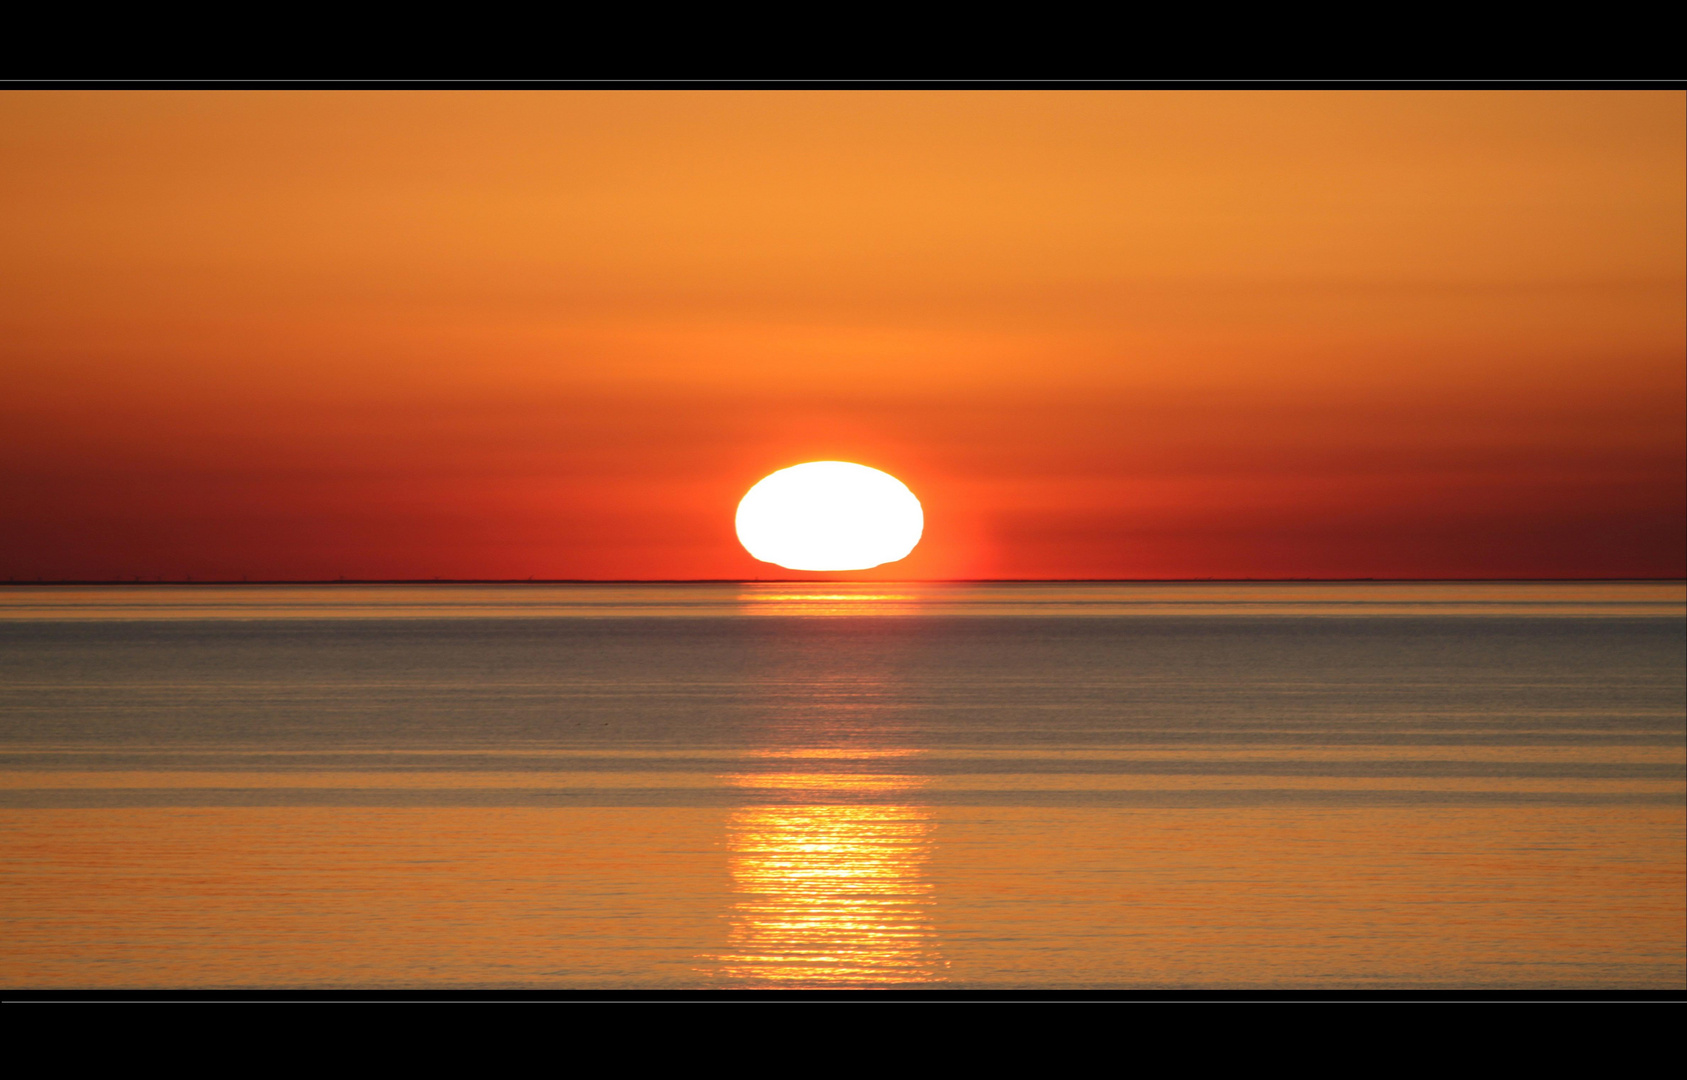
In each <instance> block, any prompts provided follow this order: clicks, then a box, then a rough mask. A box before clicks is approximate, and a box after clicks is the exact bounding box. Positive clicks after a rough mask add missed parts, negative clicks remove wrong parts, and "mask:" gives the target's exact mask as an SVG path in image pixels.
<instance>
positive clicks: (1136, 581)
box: [0, 576, 1687, 587]
mask: <svg viewBox="0 0 1687 1080" xmlns="http://www.w3.org/2000/svg"><path fill="white" fill-rule="evenodd" d="M1355 582H1375V583H1382V584H1397V583H1398V584H1407V583H1409V584H1432V583H1437V582H1449V583H1451V582H1457V583H1462V584H1471V583H1484V582H1487V583H1512V584H1548V583H1573V582H1606V583H1611V582H1667V583H1675V582H1683V583H1687V576H1680V577H1327V578H1325V577H1242V578H1228V577H1181V578H880V579H876V580H862V579H860V578H537V577H529V578H437V577H436V578H343V577H342V578H259V579H248V578H240V579H238V580H236V579H233V578H202V579H199V580H195V579H193V578H171V579H165V578H157V579H153V580H150V581H148V580H143V579H141V578H54V579H52V580H47V579H44V578H36V579H35V580H34V581H29V580H23V579H18V578H6V579H5V580H4V581H0V586H7V585H11V586H25V587H30V586H41V585H207V586H214V585H804V584H807V585H849V584H855V585H1184V584H1200V583H1205V584H1351V583H1355Z"/></svg>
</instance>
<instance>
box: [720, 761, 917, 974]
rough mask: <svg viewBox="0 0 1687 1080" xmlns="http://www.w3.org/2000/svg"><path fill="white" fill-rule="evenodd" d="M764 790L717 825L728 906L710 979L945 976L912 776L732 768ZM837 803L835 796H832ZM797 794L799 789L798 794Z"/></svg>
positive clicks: (746, 781)
mask: <svg viewBox="0 0 1687 1080" xmlns="http://www.w3.org/2000/svg"><path fill="white" fill-rule="evenodd" d="M733 780H734V782H736V783H738V784H740V785H744V786H750V785H753V786H754V787H756V788H758V789H761V790H762V791H764V792H766V793H767V794H768V795H770V796H774V797H780V796H783V797H784V798H791V797H798V798H804V797H805V796H806V797H808V798H813V799H816V800H819V799H826V800H828V801H827V802H826V803H825V804H816V805H785V806H765V805H764V806H749V807H744V808H742V809H740V810H738V811H737V812H735V813H734V814H733V815H732V818H731V820H730V821H729V822H728V824H727V843H728V847H729V851H730V856H729V865H730V868H731V873H732V887H733V893H734V904H733V907H732V910H731V913H730V919H731V929H730V931H729V934H728V939H727V948H726V951H725V953H724V954H723V955H721V956H719V957H717V958H716V965H715V977H716V978H717V979H718V980H719V981H720V982H722V983H724V984H725V985H729V986H895V985H909V984H918V983H930V982H936V981H938V980H940V979H942V978H943V968H944V966H945V965H944V963H943V960H942V958H941V957H940V956H939V954H938V950H937V942H936V933H935V931H934V929H933V927H932V923H931V906H932V886H931V883H930V882H929V881H928V880H927V879H926V876H925V864H926V861H927V859H928V858H929V856H930V853H931V846H932V837H931V818H930V813H929V811H928V810H927V809H926V808H925V807H922V806H914V805H908V804H906V803H905V802H903V801H901V800H900V799H897V798H896V796H897V795H898V794H901V795H906V794H907V793H908V791H909V789H910V788H911V787H912V786H914V783H913V782H914V781H915V778H913V777H905V776H903V777H892V776H883V775H871V776H862V775H854V776H852V775H847V774H843V775H839V774H815V773H800V774H799V773H792V774H780V775H766V774H762V775H757V776H745V777H734V778H733ZM833 800H835V801H833ZM804 801H805V802H806V801H807V798H804Z"/></svg>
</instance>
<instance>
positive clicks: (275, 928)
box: [0, 582, 1687, 993]
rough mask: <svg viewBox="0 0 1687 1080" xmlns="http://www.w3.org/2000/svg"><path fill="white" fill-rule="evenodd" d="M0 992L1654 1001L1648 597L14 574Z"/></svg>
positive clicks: (1658, 819)
mask: <svg viewBox="0 0 1687 1080" xmlns="http://www.w3.org/2000/svg"><path fill="white" fill-rule="evenodd" d="M0 844H3V852H4V859H3V874H4V890H3V893H0V942H3V944H0V985H4V986H5V987H8V988H11V989H13V990H20V989H35V990H70V989H80V990H121V989H134V990H159V989H172V990H203V991H219V992H221V991H239V990H266V989H267V990H276V989H292V990H304V991H312V990H323V991H329V990H361V991H385V990H395V991H396V990H431V991H446V992H457V991H465V992H466V991H474V990H498V989H503V990H529V991H558V992H562V991H570V992H588V993H614V992H621V991H650V992H661V991H672V992H681V991H708V990H752V991H766V990H774V989H789V990H804V989H808V990H816V989H861V990H871V989H886V990H922V989H924V990H930V991H934V992H939V993H944V992H963V991H968V990H984V991H1026V992H1050V991H1107V990H1115V991H1131V992H1149V993H1152V992H1156V991H1186V990H1208V991H1228V992H1240V993H1249V992H1255V991H1260V992H1264V991H1297V992H1305V991H1332V990H1335V991H1340V990H1394V991H1432V990H1480V991H1533V990H1558V991H1618V990H1630V991H1658V990H1663V991H1668V990H1675V991H1679V990H1681V989H1683V988H1684V987H1687V585H1684V584H1683V583H1681V582H1661V583H1660V582H1551V583H1527V582H1410V583H1405V582H1400V583H1392V582H1343V583H1297V582H1258V583H1222V582H1189V583H975V584H967V583H956V584H926V583H884V582H878V583H862V582H850V583H844V584H838V583H824V582H809V583H798V584H791V583H699V584H529V583H519V584H492V585H486V584H431V585H410V584H404V585H366V584H343V585H250V586H245V585H242V586H234V585H170V586H166V585H140V584H136V585H126V586H25V585H9V586H0Z"/></svg>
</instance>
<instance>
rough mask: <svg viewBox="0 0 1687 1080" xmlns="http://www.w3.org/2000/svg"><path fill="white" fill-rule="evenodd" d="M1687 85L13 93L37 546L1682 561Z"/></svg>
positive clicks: (11, 234) (253, 551)
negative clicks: (785, 512)
mask: <svg viewBox="0 0 1687 1080" xmlns="http://www.w3.org/2000/svg"><path fill="white" fill-rule="evenodd" d="M1684 104H1687V95H1683V94H1681V93H1675V92H1657V93H1654V92H1605V91H1601V92H1534V93H1529V92H1520V93H1503V92H1494V93H1464V92H1442V91H1426V92H1421V93H1390V92H1377V93H1345V92H1344V93H1337V92H1329V93H1261V92H1235V93H1231V92H1185V93H1167V92H1145V93H1131V92H1123V93H1060V92H1049V93H1044V92H1037V93H994V92H985V93H979V92H931V93H847V92H844V93H833V92H814V93H783V92H764V93H739V92H721V93H659V92H626V93H619V92H593V93H434V92H430V93H385V92H376V93H341V92H253V93H220V92H219V93H209V92H207V93H175V92H159V93H151V92H148V93H131V92H107V93H92V92H67V93H13V94H10V95H6V96H4V97H3V98H0V203H3V205H4V206H5V211H6V212H5V213H4V214H3V215H0V231H3V240H4V242H3V244H0V331H3V332H0V365H3V367H4V374H5V381H6V386H7V392H6V393H5V394H4V395H0V499H3V501H4V505H5V506H6V507H7V515H6V517H7V525H6V529H5V530H4V533H3V535H0V578H5V577H17V578H27V579H34V578H35V577H37V576H41V577H46V578H113V577H131V576H144V577H167V578H181V577H185V576H193V577H197V578H207V577H220V578H238V577H240V576H242V575H245V576H249V577H252V578H324V577H327V578H332V577H338V576H341V575H344V576H347V577H364V578H395V577H397V578H428V577H435V576H440V577H472V578H488V577H491V578H496V577H518V578H520V577H527V576H530V575H531V576H536V577H564V578H574V577H584V578H690V577H711V578H713V577H724V578H736V577H749V576H754V575H757V574H762V575H764V576H773V575H777V576H802V575H795V574H789V573H787V572H784V571H779V570H778V569H777V568H774V567H771V566H768V565H765V564H760V563H757V562H755V561H754V560H752V559H751V558H750V557H749V556H748V555H747V554H745V553H744V552H743V551H742V549H741V548H739V546H738V544H737V542H736V540H735V538H734V536H733V529H732V516H733V510H734V508H735V506H736V503H737V500H738V498H739V497H740V496H741V495H742V494H743V492H744V491H745V490H747V489H748V488H749V487H750V485H751V484H753V483H754V482H755V481H756V480H757V479H759V478H760V477H762V476H764V475H766V474H767V473H769V472H772V471H773V470H775V469H778V468H781V467H784V466H787V465H791V464H795V463H797V462H801V461H806V460H814V459H824V458H842V459H846V460H852V461H858V462H861V463H863V464H867V465H872V466H874V467H876V468H881V469H884V470H886V471H889V472H891V473H893V474H895V475H896V476H898V477H900V478H902V479H903V480H905V481H906V482H907V483H908V484H909V485H910V487H912V488H913V490H914V491H915V492H916V493H917V494H918V495H919V496H920V498H921V500H922V502H923V503H924V504H925V507H926V515H927V539H926V541H925V542H924V543H923V544H922V546H921V547H920V548H919V549H917V550H916V552H915V553H914V555H913V556H911V557H910V558H909V559H908V560H906V561H905V562H903V563H900V564H896V565H894V566H891V567H886V568H884V569H883V570H881V571H879V572H876V573H877V574H878V576H912V577H991V576H1007V577H1205V576H1215V577H1250V576H1251V577H1280V576H1287V577H1354V576H1357V577H1365V576H1375V577H1394V576H1405V577H1468V576H1495V577H1580V576H1598V577H1607V576H1619V577H1620V576H1681V575H1682V574H1683V573H1687V554H1684V551H1687V525H1684V522H1687V464H1684V462H1687V377H1684V370H1687V364H1684V352H1687V301H1684V295H1687V270H1684V253H1687V224H1684V205H1687V178H1684V167H1683V160H1684V156H1687V136H1684V134H1683V133H1684V130H1687V109H1684ZM850 576H862V575H850Z"/></svg>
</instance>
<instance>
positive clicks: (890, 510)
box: [738, 461, 925, 570]
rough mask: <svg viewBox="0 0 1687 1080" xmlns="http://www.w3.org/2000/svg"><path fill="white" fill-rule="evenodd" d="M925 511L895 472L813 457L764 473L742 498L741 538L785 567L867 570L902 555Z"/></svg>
mask: <svg viewBox="0 0 1687 1080" xmlns="http://www.w3.org/2000/svg"><path fill="white" fill-rule="evenodd" d="M924 531H925V512H924V511H923V510H921V509H920V500H918V499H916V498H914V493H913V492H912V491H909V490H908V485H906V484H904V483H903V482H902V481H900V480H898V479H897V478H896V477H894V476H892V475H890V474H889V473H886V472H880V471H879V470H878V469H869V468H868V467H867V466H865V465H856V464H854V463H852V462H848V461H810V462H807V463H806V464H802V465H793V466H791V467H790V468H788V469H780V470H779V471H778V472H776V473H773V474H772V475H771V476H767V477H764V478H763V479H762V480H761V481H760V482H759V483H757V484H756V486H755V487H753V488H751V489H750V490H749V492H748V493H747V494H746V495H745V496H744V498H743V500H742V501H740V502H739V503H738V541H739V542H740V543H742V544H743V545H744V550H746V551H748V552H749V553H750V554H751V555H754V556H755V557H756V558H758V559H760V560H761V561H762V562H770V563H774V564H776V565H778V566H783V567H784V568H785V569H787V570H868V569H871V568H872V567H875V566H882V565H884V564H885V563H888V562H895V561H896V560H898V559H901V558H905V557H906V556H907V555H908V553H909V552H910V551H913V550H914V545H915V544H918V543H919V542H920V534H921V533H922V532H924Z"/></svg>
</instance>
